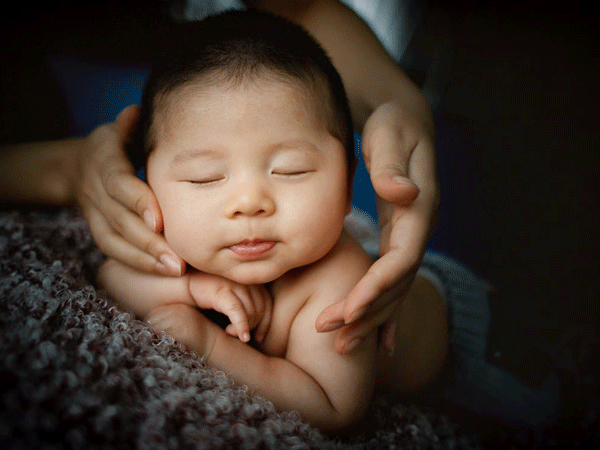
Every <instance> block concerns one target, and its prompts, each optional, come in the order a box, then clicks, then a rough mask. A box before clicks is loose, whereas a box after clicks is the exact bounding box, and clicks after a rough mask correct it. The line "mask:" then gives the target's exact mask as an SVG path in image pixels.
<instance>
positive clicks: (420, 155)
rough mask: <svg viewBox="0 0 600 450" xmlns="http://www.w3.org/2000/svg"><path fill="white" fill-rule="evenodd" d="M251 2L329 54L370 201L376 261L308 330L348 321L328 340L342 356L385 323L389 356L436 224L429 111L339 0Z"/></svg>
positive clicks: (436, 194)
mask: <svg viewBox="0 0 600 450" xmlns="http://www.w3.org/2000/svg"><path fill="white" fill-rule="evenodd" d="M290 3H292V2H290ZM254 5H255V6H256V7H259V8H263V9H268V10H270V11H272V12H274V13H277V14H281V15H284V16H287V17H288V18H290V19H291V20H294V21H296V22H298V23H300V24H302V25H303V26H304V27H305V28H306V29H307V30H308V31H309V32H311V34H312V35H313V36H314V37H315V38H316V39H317V40H318V41H319V42H320V43H321V45H323V47H324V48H325V50H326V51H327V52H328V53H329V55H330V56H331V58H332V60H333V62H334V64H335V66H336V67H337V69H338V71H339V72H340V74H341V76H342V78H343V80H344V84H345V87H346V90H347V93H348V97H349V101H350V106H351V109H352V115H353V119H354V122H355V126H356V128H358V129H362V149H363V156H364V159H365V163H366V166H367V169H368V170H369V173H370V175H371V180H372V183H373V187H374V189H375V192H376V194H377V197H378V198H377V210H378V219H379V223H380V227H381V242H380V255H381V258H380V259H379V260H378V261H377V262H376V263H375V264H373V266H372V267H371V270H369V272H368V273H367V274H366V275H365V277H364V278H363V279H362V280H361V281H360V282H359V283H358V284H357V286H356V287H355V288H354V289H353V290H352V291H351V292H350V293H349V295H348V296H347V298H346V299H344V300H343V301H341V302H339V303H338V304H336V305H333V306H331V307H329V308H328V309H326V310H325V311H324V312H323V314H321V315H320V316H319V318H318V320H317V324H316V326H317V328H318V329H320V330H321V331H329V330H335V329H337V328H339V327H340V326H342V325H343V324H351V325H348V326H346V327H344V328H343V329H342V330H341V332H340V333H339V334H338V338H337V340H336V348H337V349H338V351H340V352H343V351H344V349H345V348H347V346H348V344H349V343H350V342H352V341H354V340H355V339H357V338H361V337H364V336H366V335H368V334H369V333H370V332H371V331H372V329H373V328H375V327H377V326H379V325H381V324H383V323H386V327H385V329H384V332H383V334H382V343H383V345H384V346H385V347H386V348H387V349H388V350H389V351H391V350H393V342H394V337H395V320H394V318H395V314H394V312H396V311H398V309H399V305H400V302H401V299H402V298H403V297H404V296H405V295H406V292H407V291H408V288H409V287H410V285H411V283H412V281H413V279H414V275H415V273H416V271H417V269H418V267H419V265H420V263H421V260H422V258H423V254H424V251H425V247H426V245H427V241H428V239H429V237H430V235H431V233H432V231H433V229H434V227H435V224H436V219H437V207H438V203H439V186H438V181H437V173H436V162H435V144H434V124H433V117H432V113H431V109H430V107H429V105H428V103H427V101H426V99H425V97H424V96H423V94H422V92H421V91H420V90H419V89H418V88H417V86H415V85H414V84H413V83H412V81H411V80H410V79H409V78H408V77H407V76H406V75H405V74H404V73H403V72H402V70H401V69H400V68H399V66H398V64H396V63H395V62H394V61H393V60H392V58H391V57H390V56H389V55H388V54H387V53H386V51H385V49H384V48H383V46H382V45H381V44H380V43H379V41H378V40H377V38H376V37H375V36H374V35H373V33H372V32H371V30H370V29H369V28H368V26H367V25H366V24H365V23H364V22H362V20H360V19H359V18H358V17H357V16H356V15H355V14H354V13H353V12H352V11H351V10H349V9H348V8H346V7H345V6H344V5H342V4H341V3H340V2H339V1H336V0H305V1H299V2H293V5H291V4H289V3H287V2H280V1H272V0H271V1H269V0H264V1H256V2H254Z"/></svg>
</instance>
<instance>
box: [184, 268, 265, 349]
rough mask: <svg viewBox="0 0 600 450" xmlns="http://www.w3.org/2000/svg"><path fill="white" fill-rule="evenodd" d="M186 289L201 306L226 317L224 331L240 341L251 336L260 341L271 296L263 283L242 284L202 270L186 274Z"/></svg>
mask: <svg viewBox="0 0 600 450" xmlns="http://www.w3.org/2000/svg"><path fill="white" fill-rule="evenodd" d="M189 286H190V293H191V295H192V297H193V299H194V301H195V302H196V304H197V305H198V307H200V308H202V309H214V310H215V311H218V312H220V313H222V314H225V315H226V316H227V317H229V320H230V321H231V323H230V324H229V325H228V326H227V328H226V329H225V332H226V333H227V334H229V335H231V336H238V337H239V339H240V340H241V341H242V342H249V341H250V330H255V332H254V339H255V340H256V341H257V342H259V343H260V342H262V340H263V339H264V337H265V335H266V333H267V330H268V328H269V324H270V323H271V313H272V310H273V299H272V297H271V294H270V293H269V291H268V290H267V288H266V287H265V286H264V285H262V284H261V285H250V286H247V285H243V284H240V283H236V282H234V281H231V280H228V279H227V278H223V277H220V276H218V275H210V274H206V273H203V272H197V273H193V274H190V284H189Z"/></svg>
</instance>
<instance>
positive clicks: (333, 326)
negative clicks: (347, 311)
mask: <svg viewBox="0 0 600 450" xmlns="http://www.w3.org/2000/svg"><path fill="white" fill-rule="evenodd" d="M343 326H344V321H343V320H340V321H338V322H327V323H325V324H324V325H321V327H320V328H319V333H327V332H329V331H333V330H337V329H338V328H340V327H343Z"/></svg>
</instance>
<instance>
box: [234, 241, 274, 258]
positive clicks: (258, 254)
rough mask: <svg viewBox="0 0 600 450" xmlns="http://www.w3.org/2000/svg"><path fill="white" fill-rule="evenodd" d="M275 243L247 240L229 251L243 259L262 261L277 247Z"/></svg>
mask: <svg viewBox="0 0 600 450" xmlns="http://www.w3.org/2000/svg"><path fill="white" fill-rule="evenodd" d="M275 244H276V242H274V241H264V240H262V239H252V240H249V239H246V240H244V241H241V242H238V243H237V244H233V245H231V246H229V247H228V248H229V250H231V251H232V252H233V253H235V254H236V255H238V256H239V257H240V258H243V259H260V258H262V257H264V256H266V255H267V254H268V253H269V251H270V250H271V249H272V248H273V247H274V246H275Z"/></svg>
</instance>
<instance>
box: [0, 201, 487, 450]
mask: <svg viewBox="0 0 600 450" xmlns="http://www.w3.org/2000/svg"><path fill="white" fill-rule="evenodd" d="M0 258H1V259H0V330H1V331H0V386H1V388H0V389H1V391H0V393H1V395H0V448H16V449H29V448H42V447H43V448H48V449H50V448H85V449H94V448H141V449H146V448H148V449H150V448H174V449H175V448H207V449H208V448H210V449H212V448H265V449H267V448H273V449H281V448H289V447H293V448H381V447H385V448H406V449H410V448H418V449H421V448H441V449H445V448H448V449H450V448H477V447H479V446H480V442H479V440H478V439H477V437H476V436H474V435H472V434H464V433H462V434H460V433H458V432H457V429H456V427H455V426H454V425H453V424H452V423H450V422H449V421H448V420H446V419H445V418H444V416H440V415H436V414H433V413H426V412H424V411H422V410H420V409H418V408H416V407H414V406H405V405H401V404H390V403H389V402H387V401H386V400H385V399H384V398H376V399H375V400H374V401H373V403H372V406H371V411H370V412H369V414H368V420H367V426H365V427H364V428H361V429H360V430H358V431H357V432H356V433H355V435H353V436H351V437H349V438H348V437H346V438H344V439H341V438H338V437H331V436H326V435H324V434H322V433H320V432H319V431H318V430H316V429H314V428H312V427H311V426H309V425H307V424H305V423H303V422H302V421H301V420H300V418H299V417H298V416H297V415H296V414H294V413H282V414H279V413H277V412H276V411H275V409H274V408H273V406H272V404H271V403H270V402H268V401H266V400H265V399H262V398H260V397H253V396H251V395H250V394H249V393H248V392H247V391H246V390H245V389H243V388H239V387H234V386H233V384H232V382H231V380H230V378H228V377H227V376H226V374H224V373H222V372H219V371H217V370H214V369H212V368H209V367H206V366H205V365H203V364H202V363H201V362H200V361H199V360H198V358H197V357H196V356H195V355H194V354H192V353H189V352H187V351H186V350H185V348H184V347H183V346H182V345H180V344H178V343H177V342H176V341H175V340H174V339H172V338H171V337H169V336H167V335H164V334H161V333H156V332H154V331H153V330H151V329H149V328H148V326H147V325H146V324H144V323H143V322H141V321H138V320H136V319H135V318H133V317H132V316H131V315H129V314H127V313H124V312H122V311H120V310H119V309H118V308H117V307H115V306H114V305H112V304H111V302H110V301H109V300H108V299H107V298H106V296H105V295H104V294H103V293H102V292H101V291H99V290H97V289H96V287H95V286H94V285H93V274H94V271H95V269H96V268H97V267H98V265H99V263H100V262H101V261H102V256H101V254H100V253H99V251H98V250H97V249H96V248H95V246H94V244H93V242H92V239H91V236H90V234H89V231H88V229H87V227H86V224H85V222H84V220H83V219H82V218H81V217H80V216H79V215H78V214H77V213H76V212H75V211H71V210H63V211H58V212H49V211H45V212H44V211H29V212H24V211H4V212H0Z"/></svg>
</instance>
